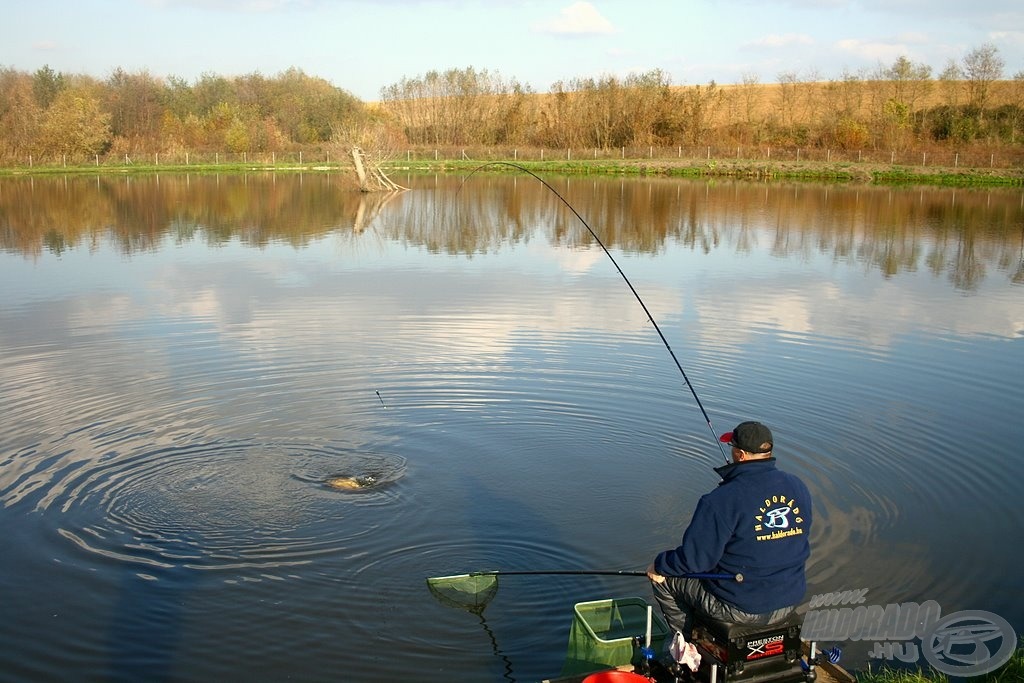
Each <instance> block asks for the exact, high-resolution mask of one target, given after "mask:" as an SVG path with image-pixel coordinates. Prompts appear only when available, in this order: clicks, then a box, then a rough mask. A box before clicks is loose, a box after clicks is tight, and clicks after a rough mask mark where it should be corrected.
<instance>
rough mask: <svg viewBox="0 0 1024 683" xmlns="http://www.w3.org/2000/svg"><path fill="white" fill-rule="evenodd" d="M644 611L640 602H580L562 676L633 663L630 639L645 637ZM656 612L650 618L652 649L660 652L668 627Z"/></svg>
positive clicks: (645, 606) (577, 606) (634, 651)
mask: <svg viewBox="0 0 1024 683" xmlns="http://www.w3.org/2000/svg"><path fill="white" fill-rule="evenodd" d="M647 607H648V603H647V601H646V600H644V599H643V598H614V599H610V600H592V601H590V602H579V603H576V606H575V608H574V610H573V623H572V629H571V630H570V631H569V648H568V652H567V654H566V658H565V666H564V667H563V669H562V675H563V676H571V675H576V674H582V673H589V672H592V671H601V670H604V669H608V668H612V667H618V666H624V665H628V664H630V663H635V658H636V654H637V650H636V647H635V645H634V641H633V638H634V637H635V636H640V637H641V639H642V638H643V637H644V636H646V633H647ZM658 612H659V610H656V609H655V610H652V614H651V647H652V648H654V651H655V652H661V651H662V649H663V648H664V645H665V639H666V637H667V636H668V626H667V625H666V624H665V622H664V621H663V620H662V617H661V615H660V614H658Z"/></svg>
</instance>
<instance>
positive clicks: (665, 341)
mask: <svg viewBox="0 0 1024 683" xmlns="http://www.w3.org/2000/svg"><path fill="white" fill-rule="evenodd" d="M488 166H509V167H511V168H515V169H518V170H519V171H522V172H523V173H526V174H527V175H530V176H533V177H534V178H535V179H537V180H538V181H539V182H540V184H541V185H543V186H544V187H546V188H548V189H549V190H551V192H552V193H553V194H554V195H555V196H556V197H558V199H559V200H561V202H562V203H563V204H565V206H566V207H567V208H568V209H569V210H570V211H572V212H573V214H574V215H575V216H576V218H578V219H579V220H580V223H582V224H583V227H585V228H586V229H587V232H589V233H590V235H591V236H592V237H593V238H594V240H595V241H596V242H597V244H598V246H600V247H601V250H602V251H604V253H605V255H606V256H607V257H608V258H609V260H611V262H612V265H614V266H615V270H617V271H619V275H621V276H622V279H623V280H624V281H625V282H626V285H627V286H628V287H629V291H631V292H633V296H635V297H636V300H637V302H638V303H639V304H640V308H642V309H644V313H646V314H647V319H648V320H649V321H650V322H651V324H652V325H653V326H654V329H655V331H657V333H658V336H659V337H661V342H662V343H663V344H664V345H665V348H666V349H668V353H669V355H670V356H672V360H673V361H675V364H676V367H677V368H679V373H680V374H681V375H682V376H683V381H685V382H686V386H687V388H688V389H689V390H690V393H691V394H693V400H694V401H696V402H697V407H698V408H700V412H701V415H703V416H704V421H705V422H707V425H708V429H709V430H711V436H712V438H713V440H714V442H715V443H716V444H718V450H719V451H721V453H722V457H723V458H724V459H725V462H726V463H729V462H731V460H730V459H729V457H728V456H727V455H726V454H725V447H724V446H723V445H722V442H721V441H720V440H719V438H718V433H717V432H716V431H715V428H714V426H713V425H712V424H711V418H710V417H708V411H706V410H704V404H703V403H701V401H700V397H699V396H697V390H696V389H694V388H693V384H692V383H691V382H690V378H689V377H687V376H686V370H684V369H683V364H682V363H680V362H679V359H678V358H677V357H676V353H675V351H673V350H672V346H671V345H670V344H669V343H668V339H666V338H665V334H664V333H663V332H662V331H661V327H659V326H658V322H657V321H656V320H655V319H654V316H653V315H651V312H650V310H648V308H647V304H645V303H644V300H643V299H641V298H640V294H639V293H638V292H637V291H636V288H635V287H634V286H633V283H632V282H630V281H629V278H628V277H626V273H624V272H623V270H622V268H620V267H619V262H618V261H616V260H615V257H614V256H612V253H611V252H610V251H608V247H606V246H605V245H604V242H602V241H601V238H600V237H598V236H597V233H596V232H594V229H593V228H591V227H590V224H588V223H587V221H585V220H584V219H583V216H581V215H580V213H579V211H577V210H576V209H575V207H573V205H572V204H570V203H569V202H568V201H567V200H566V198H565V197H563V196H562V195H561V194H559V192H558V190H556V189H555V188H553V187H552V186H551V185H550V184H549V183H548V182H547V181H546V180H544V179H543V178H541V177H540V176H539V175H537V174H536V173H534V172H533V171H531V170H530V169H528V168H526V167H524V166H520V165H519V164H515V163H512V162H511V161H489V162H487V163H484V164H481V165H480V166H477V167H476V168H474V169H473V170H472V171H471V172H470V173H469V175H467V176H466V178H465V179H464V180H463V181H462V183H463V185H465V183H466V181H467V180H469V179H470V178H471V177H473V175H474V174H475V173H476V172H477V171H479V170H482V169H484V168H487V167H488ZM461 189H462V187H461V186H460V187H459V190H460V191H461Z"/></svg>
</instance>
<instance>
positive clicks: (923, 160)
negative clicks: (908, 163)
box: [921, 152, 928, 166]
mask: <svg viewBox="0 0 1024 683" xmlns="http://www.w3.org/2000/svg"><path fill="white" fill-rule="evenodd" d="M921 165H922V166H927V165H928V152H921Z"/></svg>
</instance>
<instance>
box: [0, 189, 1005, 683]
mask: <svg viewBox="0 0 1024 683" xmlns="http://www.w3.org/2000/svg"><path fill="white" fill-rule="evenodd" d="M399 180H400V182H402V183H403V184H405V185H408V186H410V187H411V188H412V190H411V191H409V192H406V193H403V194H401V195H398V196H395V197H390V198H385V197H378V196H369V197H361V196H359V195H357V194H353V193H350V192H347V191H345V190H342V189H341V183H340V182H339V179H338V178H337V177H336V176H330V175H326V174H320V175H316V174H314V175H303V176H299V175H285V176H280V175H278V176H272V175H249V176H241V175H238V176H165V175H161V176H159V177H157V176H153V177H129V178H106V177H104V178H82V177H70V178H53V179H40V178H36V179H5V180H0V292H2V294H0V405H2V406H3V411H4V416H5V419H4V420H3V421H2V423H0V526H2V528H3V529H4V531H5V536H6V541H7V542H6V543H5V544H4V545H5V549H4V551H3V553H2V554H0V594H2V599H0V605H2V607H0V611H2V613H3V615H4V618H3V619H2V620H0V630H2V637H3V643H4V645H3V647H2V648H0V680H5V681H23V680H68V679H73V680H81V681H86V680H174V681H179V680H181V681H184V680H194V681H200V680H215V679H227V680H245V679H250V680H283V679H296V680H339V679H340V680H359V681H393V680H420V681H447V680H452V679H455V678H458V679H459V680H480V681H492V680H494V681H497V680H518V681H530V680H538V679H541V678H544V677H547V676H551V675H556V674H557V673H558V672H559V670H560V668H561V665H562V660H563V657H564V654H565V646H566V639H567V635H568V630H569V626H570V623H571V614H572V606H573V604H574V603H576V602H579V601H583V600H593V599H598V598H603V597H613V596H614V597H625V596H633V595H639V596H642V597H647V596H649V589H648V587H647V585H646V581H645V580H643V579H640V578H633V577H612V578H602V577H588V576H579V577H557V576H556V577H550V576H538V577H508V578H506V579H505V580H503V581H502V583H501V587H500V590H499V592H498V594H497V595H496V596H495V598H494V600H493V601H492V602H491V604H490V605H489V606H488V607H487V609H486V611H485V612H484V614H483V616H482V617H478V616H476V615H473V614H470V613H468V612H465V611H460V610H457V609H452V608H450V607H446V606H444V605H442V604H440V603H438V602H437V601H436V600H434V599H433V598H432V596H431V595H430V593H429V592H428V591H427V589H426V586H425V583H424V579H425V578H426V577H428V576H436V575H444V574H456V573H462V572H468V571H473V570H479V569H508V570H513V569H514V570H531V569H534V570H539V569H627V570H639V569H643V568H644V567H646V565H647V563H648V562H649V560H650V559H651V557H652V556H653V555H654V553H656V552H657V551H659V550H662V549H664V548H666V547H669V546H672V545H674V544H675V543H676V542H677V541H678V538H679V536H680V534H681V533H682V530H683V528H684V526H685V524H686V522H687V520H688V517H689V515H690V513H691V511H692V509H693V506H694V505H695V503H696V501H697V498H698V497H699V496H700V495H701V494H702V493H704V492H706V491H707V490H709V489H710V488H712V487H713V486H714V485H715V483H716V482H717V477H716V475H715V474H714V472H713V471H712V469H711V468H712V467H713V466H715V465H717V464H720V462H721V458H722V455H721V453H720V452H719V450H718V448H717V446H716V445H715V443H714V442H713V440H712V435H711V433H710V431H709V430H708V428H707V425H706V424H705V423H704V420H703V418H702V416H701V414H700V411H699V410H698V408H697V406H696V404H695V403H694V401H693V398H692V396H691V395H690V393H689V391H688V390H687V388H686V386H685V385H684V384H683V382H682V377H681V376H680V374H679V372H678V371H677V369H676V368H675V366H674V365H673V364H672V362H671V358H670V356H669V355H668V353H667V351H666V349H665V347H664V346H663V345H662V343H661V341H660V340H659V338H658V337H657V334H656V333H655V331H654V329H653V328H652V326H651V325H650V323H649V322H648V321H647V320H646V317H645V315H644V314H643V311H642V309H641V308H640V306H639V305H638V304H637V302H636V300H635V299H633V298H632V295H631V294H630V292H629V290H628V288H627V287H626V286H625V284H624V283H623V281H622V279H621V278H620V277H619V275H618V273H617V272H616V271H615V269H614V266H613V265H612V264H611V262H610V261H609V260H608V258H607V257H606V256H605V255H604V254H603V252H602V251H601V250H600V248H599V247H598V246H597V245H596V244H595V242H594V241H593V240H592V239H591V238H590V236H589V235H588V234H587V233H586V231H585V229H584V228H583V227H582V226H581V225H580V224H579V222H578V221H577V220H576V219H575V217H573V216H572V215H571V214H570V213H569V212H568V211H567V210H566V209H565V208H564V207H563V206H562V205H561V204H560V203H559V202H558V201H557V199H556V198H555V197H554V196H553V195H552V194H551V193H550V192H548V191H547V190H545V189H544V188H543V187H542V186H541V185H540V184H539V183H537V182H536V181H535V180H532V179H526V178H510V177H504V176H502V177H494V176H487V175H482V174H481V175H476V176H473V177H472V178H471V179H470V180H469V182H468V183H467V184H466V186H465V187H462V189H461V190H460V184H461V179H459V178H451V177H449V178H435V177H427V176H410V177H408V178H401V179H399ZM551 182H552V184H553V185H555V187H557V188H558V189H559V191H560V192H563V193H564V194H565V196H566V198H567V199H568V200H569V201H570V202H571V203H572V204H573V205H574V207H575V208H576V209H577V210H578V211H579V212H580V213H581V214H582V215H583V216H584V217H585V218H586V219H587V221H588V222H589V223H590V225H591V226H592V227H593V228H594V229H595V231H597V232H598V234H600V235H601V237H602V239H603V240H604V241H605V243H606V244H607V245H608V247H609V248H610V249H611V251H612V253H613V254H614V255H615V257H616V259H617V260H618V262H619V264H620V265H621V266H622V268H623V270H624V271H625V272H626V274H627V275H628V276H629V278H630V279H631V280H632V282H633V284H634V285H635V287H636V289H637V291H638V292H639V293H640V295H641V296H642V297H643V299H644V301H645V302H646V304H647V306H648V308H649V309H650V310H651V312H652V314H653V315H654V317H655V319H656V320H657V322H658V323H659V325H660V326H661V328H662V330H663V331H664V332H665V334H666V336H667V338H668V339H669V343H670V344H671V345H672V348H673V351H675V353H676V355H677V356H678V357H679V358H680V360H681V362H682V363H683V366H684V367H685V368H686V371H687V374H688V375H689V377H690V380H691V381H692V382H693V384H694V386H695V387H696V390H697V393H698V394H699V395H700V397H701V400H702V401H703V402H704V405H705V407H706V408H707V410H708V413H709V414H710V416H711V419H712V421H713V423H714V426H715V428H716V429H718V430H719V431H726V430H727V429H729V428H731V427H732V426H733V425H734V424H735V423H736V422H738V421H740V420H743V419H748V418H755V419H760V420H763V421H765V422H767V423H768V424H769V425H771V426H772V427H773V429H774V430H775V433H776V440H777V455H778V457H779V461H780V464H781V466H782V467H784V468H786V469H789V470H791V471H794V472H797V473H799V474H800V475H802V476H803V477H804V478H805V480H806V481H807V482H808V485H809V486H810V489H811V491H812V493H813V494H814V496H815V502H816V506H817V507H816V520H815V526H814V530H813V535H812V539H811V542H812V548H813V556H812V559H811V562H810V566H809V578H810V582H811V588H810V591H809V593H808V599H809V598H810V596H811V595H812V594H814V593H821V592H826V591H837V590H845V589H850V590H852V589H860V588H866V589H868V590H869V593H868V600H867V602H868V603H869V604H880V605H885V604H887V603H889V602H905V601H917V602H922V601H924V600H935V601H937V602H938V603H939V604H940V605H941V606H942V608H943V611H944V612H945V613H950V612H954V611H957V610H963V609H976V610H988V611H991V612H995V613H996V614H998V615H1001V616H1002V617H1004V618H1005V619H1007V620H1008V621H1009V622H1010V623H1011V624H1012V625H1013V626H1014V628H1015V629H1016V630H1017V632H1018V633H1024V597H1022V594H1021V591H1020V578H1019V577H1020V574H1019V568H1020V566H1021V564H1022V562H1024V551H1022V549H1021V544H1020V540H1021V531H1020V530H1021V527H1022V521H1024V519H1022V517H1024V515H1022V509H1021V503H1020V500H1021V496H1022V494H1024V485H1022V483H1021V482H1022V481H1024V448H1022V442H1024V428H1022V427H1021V415H1022V414H1024V382H1022V380H1024V371H1022V369H1024V193H1022V192H1021V191H1020V190H1019V189H1016V190H974V191H965V190H934V189H919V188H900V189H888V188H883V189H880V188H866V187H859V188H858V187H824V186H809V185H788V184H772V185H764V184H753V183H742V182H736V183H730V182H725V183H723V182H713V183H705V182H689V181H670V180H633V179H631V180H619V179H584V178H574V179H568V180H567V179H564V178H553V179H551ZM335 477H357V478H358V477H363V478H365V477H371V478H372V485H370V486H367V487H365V488H362V489H357V490H338V489H335V488H332V487H331V486H329V485H328V483H327V482H328V481H329V480H330V479H332V478H335ZM363 481H368V480H366V479H364V480H363ZM844 645H845V646H846V651H847V654H846V663H847V664H848V665H849V666H851V667H853V668H859V667H862V666H864V665H866V662H867V659H866V652H867V650H868V649H869V647H870V645H871V644H870V643H845V644H844Z"/></svg>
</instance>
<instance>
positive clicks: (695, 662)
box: [668, 631, 700, 671]
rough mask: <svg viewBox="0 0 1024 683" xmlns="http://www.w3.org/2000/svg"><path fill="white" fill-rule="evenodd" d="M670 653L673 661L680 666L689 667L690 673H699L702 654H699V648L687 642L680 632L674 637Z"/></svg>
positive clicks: (670, 644) (669, 648)
mask: <svg viewBox="0 0 1024 683" xmlns="http://www.w3.org/2000/svg"><path fill="white" fill-rule="evenodd" d="M668 651H669V654H671V655H672V659H674V660H676V662H677V663H679V664H683V665H685V666H687V667H689V668H690V671H697V669H698V668H699V667H700V653H699V652H697V646H696V645H694V644H693V643H688V642H686V638H684V637H683V634H682V633H680V632H679V631H676V633H675V635H674V636H672V642H671V643H669V646H668Z"/></svg>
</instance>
